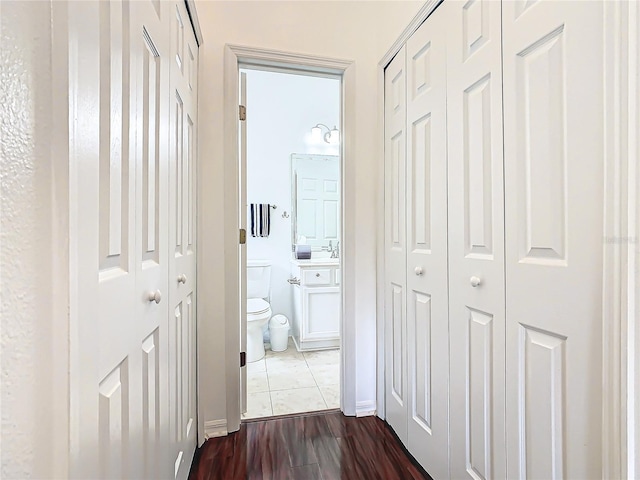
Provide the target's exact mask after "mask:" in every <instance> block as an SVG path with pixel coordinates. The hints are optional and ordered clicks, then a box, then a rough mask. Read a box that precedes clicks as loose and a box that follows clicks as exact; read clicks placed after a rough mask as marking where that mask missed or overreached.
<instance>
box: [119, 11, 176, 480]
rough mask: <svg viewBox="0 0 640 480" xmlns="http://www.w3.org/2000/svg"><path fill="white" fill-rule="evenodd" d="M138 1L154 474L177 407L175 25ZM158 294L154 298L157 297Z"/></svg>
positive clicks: (144, 322)
mask: <svg viewBox="0 0 640 480" xmlns="http://www.w3.org/2000/svg"><path fill="white" fill-rule="evenodd" d="M111 4H112V5H113V3H111ZM131 5H132V10H133V12H132V13H133V15H132V16H131V23H132V25H131V26H132V31H131V74H132V76H133V77H134V79H135V83H132V84H133V85H135V92H136V97H135V103H132V105H134V106H132V111H131V113H132V114H133V113H135V118H136V122H135V125H130V127H131V129H132V135H135V139H136V141H135V156H134V157H133V158H132V159H135V163H134V164H132V165H131V167H132V169H133V168H134V166H135V179H136V181H135V208H136V214H135V215H136V216H135V224H136V230H135V237H136V247H135V252H136V272H135V273H136V292H146V294H147V296H148V297H147V298H146V299H144V300H145V301H144V302H138V303H139V305H140V307H141V312H140V314H139V316H138V317H137V318H136V319H135V322H134V324H136V326H137V328H138V329H139V332H138V338H139V339H141V341H142V343H141V352H139V353H138V352H136V355H140V353H141V354H142V357H141V358H142V365H141V368H142V372H141V377H140V378H142V392H141V395H142V398H141V399H139V400H138V399H136V401H140V402H141V406H142V432H143V437H142V443H143V446H144V476H145V477H147V478H149V477H157V476H161V475H162V474H163V473H165V472H167V471H169V470H168V468H170V464H169V462H168V461H167V455H166V451H167V450H166V448H167V447H168V441H167V440H168V433H169V421H168V417H169V414H170V411H171V410H170V409H171V406H172V405H171V404H170V403H168V402H167V401H166V399H167V397H168V392H169V382H168V381H167V380H168V378H167V377H168V372H169V365H168V340H169V338H168V333H169V332H168V312H169V303H168V301H167V298H162V297H164V296H166V295H167V294H168V293H169V292H168V289H169V285H168V277H167V275H168V266H167V259H168V256H169V231H168V229H169V202H168V194H169V192H168V174H169V172H168V159H169V149H168V147H169V140H168V127H169V122H168V119H169V98H168V95H167V93H168V91H169V24H168V22H167V21H166V14H165V16H164V17H163V16H162V13H164V12H161V11H160V8H163V6H162V5H154V4H153V3H152V2H151V1H142V2H135V3H132V4H131ZM132 82H133V80H132ZM129 201H131V200H129ZM132 294H133V292H128V293H124V292H123V295H127V296H131V295H132ZM151 295H153V296H154V298H155V299H154V300H149V298H151ZM136 296H137V295H136ZM115 301H116V302H117V301H119V299H115ZM158 302H159V303H158ZM138 348H140V347H138ZM132 374H133V372H132ZM136 374H137V372H136ZM136 374H133V375H132V377H131V378H135V375H136ZM135 441H136V439H135V437H134V438H133V439H132V442H135ZM134 451H135V450H134ZM132 460H133V461H134V462H135V459H132Z"/></svg>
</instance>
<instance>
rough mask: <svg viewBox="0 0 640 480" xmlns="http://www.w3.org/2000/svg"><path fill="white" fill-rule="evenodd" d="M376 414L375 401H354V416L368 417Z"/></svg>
mask: <svg viewBox="0 0 640 480" xmlns="http://www.w3.org/2000/svg"><path fill="white" fill-rule="evenodd" d="M375 414H376V401H375V400H368V401H366V402H356V417H370V416H372V415H375Z"/></svg>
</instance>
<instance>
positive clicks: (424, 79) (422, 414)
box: [405, 9, 449, 478]
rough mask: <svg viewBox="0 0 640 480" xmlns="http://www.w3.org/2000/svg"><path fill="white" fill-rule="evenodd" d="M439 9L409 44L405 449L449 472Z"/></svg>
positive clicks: (433, 471) (441, 473)
mask: <svg viewBox="0 0 640 480" xmlns="http://www.w3.org/2000/svg"><path fill="white" fill-rule="evenodd" d="M445 23H446V22H445V18H444V12H443V11H442V9H438V10H436V11H435V12H434V13H433V14H432V15H431V16H430V17H429V18H428V19H427V20H426V21H425V22H424V23H423V24H422V25H421V26H420V28H418V30H417V31H416V32H415V33H414V34H413V35H412V36H411V38H410V39H409V40H408V41H407V46H406V49H407V53H406V61H407V150H406V159H407V160H406V164H407V178H406V189H405V192H406V198H407V204H406V222H407V225H406V228H407V233H406V239H407V244H406V251H407V258H406V276H407V284H406V285H407V286H406V292H407V293H406V302H407V306H406V312H407V313H406V318H407V319H406V325H407V336H406V352H407V387H408V390H407V393H408V396H407V397H406V404H407V408H408V412H407V419H408V431H407V446H408V448H409V450H410V451H411V452H412V454H413V455H414V456H415V457H416V459H417V460H418V461H419V462H420V463H421V464H422V465H424V467H425V469H427V471H428V472H429V474H430V475H431V476H433V477H434V478H448V477H449V448H448V445H449V425H448V419H449V415H448V383H449V368H448V359H449V349H448V346H449V325H448V301H449V299H448V295H447V208H446V205H447V116H446V105H447V103H446V93H447V91H446V88H447V85H446V73H447V72H446V43H445V42H446V25H445Z"/></svg>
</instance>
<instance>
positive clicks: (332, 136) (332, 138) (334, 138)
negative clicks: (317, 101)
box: [311, 123, 340, 145]
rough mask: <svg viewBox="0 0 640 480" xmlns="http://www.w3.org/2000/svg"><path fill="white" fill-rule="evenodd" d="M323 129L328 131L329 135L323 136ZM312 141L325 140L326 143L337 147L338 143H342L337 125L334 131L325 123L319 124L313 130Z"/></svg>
mask: <svg viewBox="0 0 640 480" xmlns="http://www.w3.org/2000/svg"><path fill="white" fill-rule="evenodd" d="M321 127H324V128H326V129H327V133H325V134H324V137H323V136H322V128H321ZM311 139H312V140H313V141H314V142H320V140H324V141H325V142H326V143H330V144H331V145H337V144H338V143H340V131H339V130H338V127H336V126H335V125H334V127H333V129H330V128H329V127H327V126H326V125H325V124H324V123H318V124H317V125H316V126H315V127H313V128H312V129H311Z"/></svg>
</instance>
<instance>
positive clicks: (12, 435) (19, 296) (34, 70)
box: [0, 1, 67, 479]
mask: <svg viewBox="0 0 640 480" xmlns="http://www.w3.org/2000/svg"><path fill="white" fill-rule="evenodd" d="M0 9H1V10H0V22H1V31H0V35H1V38H0V42H1V43H0V47H1V50H0V51H1V57H0V59H1V70H0V112H1V116H0V118H1V119H2V120H1V125H0V132H1V135H2V136H1V144H2V151H1V154H2V162H1V171H0V188H1V190H0V200H1V213H0V266H1V267H0V268H1V270H0V292H1V308H2V313H1V316H0V318H1V322H2V325H1V335H0V348H1V381H2V383H1V389H2V393H1V400H2V405H1V413H2V424H1V425H2V430H1V441H2V444H1V462H2V463H1V470H0V477H1V478H3V479H5V478H6V479H9V478H51V477H53V476H55V470H54V464H56V462H59V460H54V457H55V456H56V455H57V454H59V453H60V452H64V451H66V450H67V448H66V447H67V446H66V445H64V444H63V445H62V446H61V447H62V450H60V446H59V445H58V446H55V445H53V444H54V443H57V440H58V438H59V437H57V436H55V435H54V433H53V430H54V428H58V426H56V427H54V424H55V423H56V422H57V420H55V417H56V413H55V412H54V408H55V407H56V406H57V397H58V396H61V397H65V396H66V395H67V393H66V385H65V384H64V382H62V383H58V384H55V383H56V382H55V378H56V377H54V363H53V362H52V359H53V358H54V355H57V354H58V353H59V352H54V349H53V344H54V339H55V338H56V332H55V328H54V318H57V317H56V316H55V315H54V304H55V303H56V301H55V300H54V298H55V296H54V291H57V287H54V281H53V268H54V264H56V262H57V260H58V258H59V257H58V255H60V256H61V257H62V258H66V253H65V252H64V251H62V252H58V251H56V249H57V248H58V247H57V246H56V245H57V244H56V243H54V242H53V231H54V228H55V227H54V224H55V221H56V218H57V216H56V215H55V214H54V210H53V205H54V191H55V188H54V187H53V183H54V177H55V175H54V168H53V162H52V154H51V152H52V149H53V145H52V138H53V133H52V132H53V130H52V121H51V120H52V108H53V107H52V91H51V89H52V80H51V75H52V55H51V52H52V37H51V34H52V27H51V20H52V19H51V3H49V2H44V1H37V2H19V1H3V2H2V3H1V5H0ZM65 93H66V92H62V95H63V98H66V96H65ZM63 123H64V122H63ZM63 183H64V182H63ZM59 281H60V282H61V283H65V282H66V279H65V278H64V277H63V278H61V279H59ZM59 327H60V328H61V329H62V331H64V330H65V328H66V327H65V325H64V324H63V325H59ZM54 392H55V393H54ZM59 418H61V419H62V420H63V421H64V418H65V415H64V414H63V415H62V416H61V417H59ZM62 428H63V430H62V432H64V427H62ZM63 436H64V435H63ZM61 461H62V463H64V456H63V457H62V460H61Z"/></svg>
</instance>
